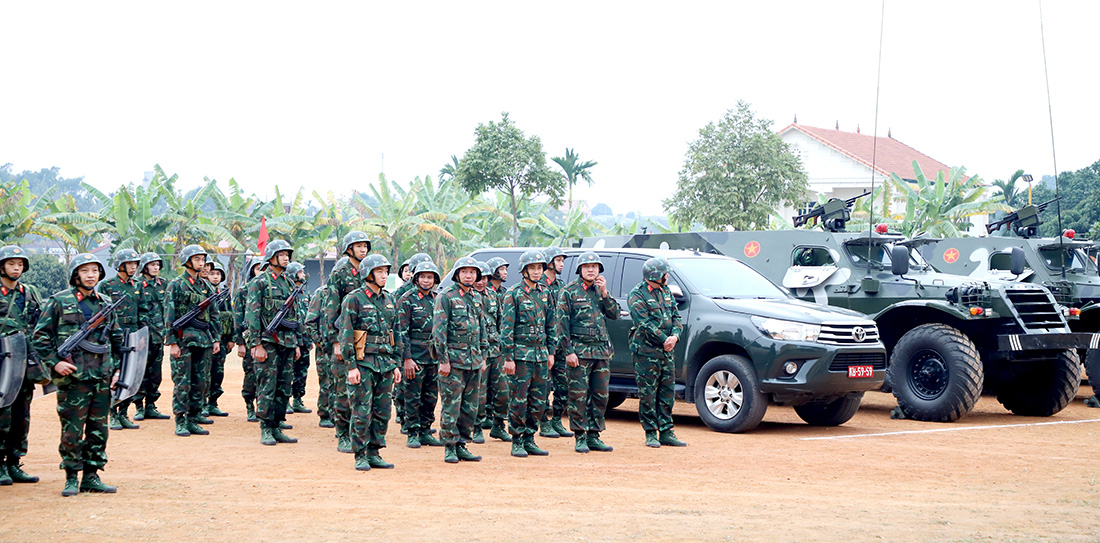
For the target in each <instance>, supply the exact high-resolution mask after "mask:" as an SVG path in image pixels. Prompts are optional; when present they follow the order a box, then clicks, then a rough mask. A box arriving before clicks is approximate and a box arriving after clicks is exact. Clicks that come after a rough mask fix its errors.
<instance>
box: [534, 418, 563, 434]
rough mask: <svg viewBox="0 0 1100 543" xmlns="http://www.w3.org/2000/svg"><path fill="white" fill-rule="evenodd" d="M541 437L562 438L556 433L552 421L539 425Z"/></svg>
mask: <svg viewBox="0 0 1100 543" xmlns="http://www.w3.org/2000/svg"><path fill="white" fill-rule="evenodd" d="M539 435H540V436H542V437H561V436H559V435H558V433H557V432H555V431H554V427H553V426H551V425H550V421H543V422H540V423H539Z"/></svg>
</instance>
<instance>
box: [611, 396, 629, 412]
mask: <svg viewBox="0 0 1100 543" xmlns="http://www.w3.org/2000/svg"><path fill="white" fill-rule="evenodd" d="M625 401H626V393H625V392H608V393H607V410H608V411H611V410H612V409H615V408H616V407H619V406H620V405H622V404H623V402H625Z"/></svg>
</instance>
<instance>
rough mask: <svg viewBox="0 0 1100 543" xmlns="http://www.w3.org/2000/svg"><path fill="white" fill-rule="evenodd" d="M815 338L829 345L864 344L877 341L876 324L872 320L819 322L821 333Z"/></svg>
mask: <svg viewBox="0 0 1100 543" xmlns="http://www.w3.org/2000/svg"><path fill="white" fill-rule="evenodd" d="M860 330H862V333H860ZM858 339H862V341H857V340H858ZM817 340H818V341H819V342H821V343H828V344H830V345H866V344H868V343H874V342H876V341H878V326H877V325H876V324H875V322H874V321H867V322H843V323H839V322H826V323H822V324H821V335H819V336H818V337H817Z"/></svg>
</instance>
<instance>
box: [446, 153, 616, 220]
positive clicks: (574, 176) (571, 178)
mask: <svg viewBox="0 0 1100 543" xmlns="http://www.w3.org/2000/svg"><path fill="white" fill-rule="evenodd" d="M452 158H454V157H452ZM550 160H553V161H554V162H555V163H557V165H558V166H560V167H561V170H562V172H564V173H565V180H566V182H568V183H569V210H570V211H572V210H573V185H576V184H577V180H578V178H580V179H583V180H585V181H587V182H588V185H589V186H591V185H592V173H591V172H589V170H591V169H592V167H593V166H595V165H596V164H599V163H598V162H596V161H595V160H586V161H584V162H580V158H579V157H578V156H577V153H574V152H573V150H572V149H570V148H568V147H566V149H565V156H564V157H560V156H556V157H554V158H551V159H550Z"/></svg>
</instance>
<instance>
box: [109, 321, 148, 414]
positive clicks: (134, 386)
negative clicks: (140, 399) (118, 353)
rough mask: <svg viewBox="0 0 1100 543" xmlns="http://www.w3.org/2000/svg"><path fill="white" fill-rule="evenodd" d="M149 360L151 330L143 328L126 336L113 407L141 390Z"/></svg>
mask: <svg viewBox="0 0 1100 543" xmlns="http://www.w3.org/2000/svg"><path fill="white" fill-rule="evenodd" d="M148 358H149V328H148V327H146V326H142V327H141V329H139V330H138V331H137V332H131V333H130V334H127V335H126V339H125V341H123V343H122V367H121V368H119V372H118V373H119V375H118V384H117V385H115V390H114V394H112V396H113V397H114V401H113V402H112V405H114V404H117V403H118V402H121V401H123V400H128V399H130V398H132V397H133V396H134V394H137V391H138V390H139V389H140V388H141V380H142V378H144V377H145V361H146V360H147V359H148Z"/></svg>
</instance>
